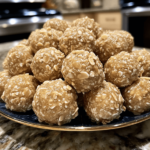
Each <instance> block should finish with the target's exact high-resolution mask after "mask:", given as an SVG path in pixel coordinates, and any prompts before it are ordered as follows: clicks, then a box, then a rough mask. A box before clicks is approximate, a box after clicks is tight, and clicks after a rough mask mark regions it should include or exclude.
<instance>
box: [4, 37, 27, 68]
mask: <svg viewBox="0 0 150 150" xmlns="http://www.w3.org/2000/svg"><path fill="white" fill-rule="evenodd" d="M20 44H22V45H25V46H28V40H27V39H23V40H21V41H20V42H19V43H18V45H20ZM11 52H12V49H11V50H10V51H8V53H7V55H6V58H5V59H4V61H3V69H8V63H7V62H8V61H7V57H8V54H9V53H11Z"/></svg>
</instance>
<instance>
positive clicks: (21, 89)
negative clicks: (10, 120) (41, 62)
mask: <svg viewBox="0 0 150 150" xmlns="http://www.w3.org/2000/svg"><path fill="white" fill-rule="evenodd" d="M37 85H38V83H37V81H36V79H35V78H34V77H33V76H31V75H28V74H22V75H17V76H14V77H12V78H11V79H10V80H9V82H7V84H6V86H5V88H4V92H3V95H2V97H1V98H2V100H3V101H4V102H5V103H6V108H7V109H10V110H11V111H16V112H26V111H28V110H30V109H31V108H32V101H33V96H34V94H35V92H36V87H37Z"/></svg>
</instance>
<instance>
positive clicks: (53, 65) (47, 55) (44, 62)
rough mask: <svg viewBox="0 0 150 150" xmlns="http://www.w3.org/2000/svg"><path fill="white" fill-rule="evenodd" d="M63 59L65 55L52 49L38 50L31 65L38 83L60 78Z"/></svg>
mask: <svg viewBox="0 0 150 150" xmlns="http://www.w3.org/2000/svg"><path fill="white" fill-rule="evenodd" d="M64 58H65V55H64V54H63V53H62V52H61V51H59V50H57V49H56V48H54V47H50V48H44V49H41V50H39V51H38V52H37V53H36V54H35V56H34V58H33V60H32V64H31V70H32V72H33V74H34V76H35V78H36V79H38V80H39V81H40V82H44V81H46V80H53V79H58V78H60V77H61V76H62V74H61V67H62V62H63V59H64Z"/></svg>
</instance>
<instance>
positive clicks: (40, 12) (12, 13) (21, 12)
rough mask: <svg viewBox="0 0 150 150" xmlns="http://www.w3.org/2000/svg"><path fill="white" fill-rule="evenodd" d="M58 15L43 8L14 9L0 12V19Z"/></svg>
mask: <svg viewBox="0 0 150 150" xmlns="http://www.w3.org/2000/svg"><path fill="white" fill-rule="evenodd" d="M53 15H60V12H59V11H57V10H53V9H50V10H46V9H44V8H36V9H18V10H17V9H16V10H10V9H5V10H0V19H8V18H26V17H31V16H53Z"/></svg>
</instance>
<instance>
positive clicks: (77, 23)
mask: <svg viewBox="0 0 150 150" xmlns="http://www.w3.org/2000/svg"><path fill="white" fill-rule="evenodd" d="M72 27H84V28H86V29H89V30H90V31H92V32H93V34H94V35H95V36H96V38H98V37H99V36H100V35H101V34H102V32H103V30H102V28H101V27H100V25H99V24H98V23H97V22H94V19H90V18H88V17H84V18H79V19H76V20H74V21H73V22H72Z"/></svg>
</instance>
